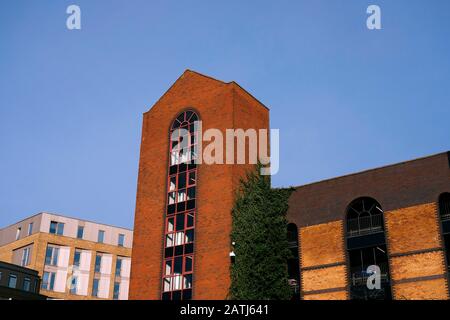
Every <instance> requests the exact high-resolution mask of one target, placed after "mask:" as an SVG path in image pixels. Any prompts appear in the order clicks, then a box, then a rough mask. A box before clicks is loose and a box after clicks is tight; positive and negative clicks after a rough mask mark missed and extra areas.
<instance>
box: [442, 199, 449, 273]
mask: <svg viewBox="0 0 450 320" xmlns="http://www.w3.org/2000/svg"><path fill="white" fill-rule="evenodd" d="M439 217H440V220H441V226H442V228H441V229H442V240H443V243H444V248H445V255H446V260H447V270H448V271H449V272H450V265H449V263H450V193H443V194H441V195H440V197H439Z"/></svg>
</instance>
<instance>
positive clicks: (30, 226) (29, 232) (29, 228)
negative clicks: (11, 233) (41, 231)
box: [28, 222, 33, 236]
mask: <svg viewBox="0 0 450 320" xmlns="http://www.w3.org/2000/svg"><path fill="white" fill-rule="evenodd" d="M32 233H33V222H30V223H29V224H28V235H29V236H31V234H32Z"/></svg>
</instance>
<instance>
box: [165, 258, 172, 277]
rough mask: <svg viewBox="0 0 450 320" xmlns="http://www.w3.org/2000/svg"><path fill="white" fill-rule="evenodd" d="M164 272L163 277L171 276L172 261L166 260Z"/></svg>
mask: <svg viewBox="0 0 450 320" xmlns="http://www.w3.org/2000/svg"><path fill="white" fill-rule="evenodd" d="M165 269H166V271H165V275H166V276H169V275H171V274H172V260H166V268H165Z"/></svg>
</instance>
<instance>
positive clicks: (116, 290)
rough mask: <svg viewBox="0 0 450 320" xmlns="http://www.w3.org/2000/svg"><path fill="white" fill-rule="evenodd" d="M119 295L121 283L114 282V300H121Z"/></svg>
mask: <svg viewBox="0 0 450 320" xmlns="http://www.w3.org/2000/svg"><path fill="white" fill-rule="evenodd" d="M119 293H120V282H114V294H113V299H114V300H119Z"/></svg>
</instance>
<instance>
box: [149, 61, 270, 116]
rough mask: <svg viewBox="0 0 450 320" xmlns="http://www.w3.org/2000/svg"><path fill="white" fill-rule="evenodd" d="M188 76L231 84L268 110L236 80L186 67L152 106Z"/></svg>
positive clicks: (221, 83)
mask: <svg viewBox="0 0 450 320" xmlns="http://www.w3.org/2000/svg"><path fill="white" fill-rule="evenodd" d="M189 76H192V77H202V78H205V79H208V80H211V81H214V82H217V84H220V85H226V86H233V87H234V88H236V89H237V90H238V91H240V92H241V93H243V94H244V95H247V96H248V97H249V98H250V99H252V100H254V101H256V102H257V103H258V105H260V106H261V107H263V108H265V109H267V110H269V108H268V107H267V106H266V105H264V104H263V103H262V102H261V101H259V100H258V99H257V98H255V97H254V96H253V95H252V94H251V93H249V92H248V91H247V90H245V89H244V88H243V87H241V86H240V85H239V84H238V83H237V82H235V81H230V82H225V81H222V80H218V79H216V78H213V77H211V76H208V75H205V74H203V73H200V72H197V71H193V70H190V69H186V70H185V71H184V72H183V73H182V74H181V75H180V76H179V77H178V78H177V80H175V82H174V83H172V85H171V86H170V87H169V88H168V89H167V90H166V91H165V92H164V93H163V94H162V95H161V97H160V98H159V99H158V100H157V101H156V102H155V104H154V105H153V106H155V105H156V104H158V102H159V101H161V99H163V98H164V96H165V95H166V94H167V93H168V92H170V91H171V89H172V88H173V87H174V86H175V84H177V82H179V81H180V80H181V79H183V78H185V77H189ZM153 106H152V107H151V108H150V109H149V110H148V111H146V112H145V113H147V112H149V111H150V110H151V109H152V108H153Z"/></svg>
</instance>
